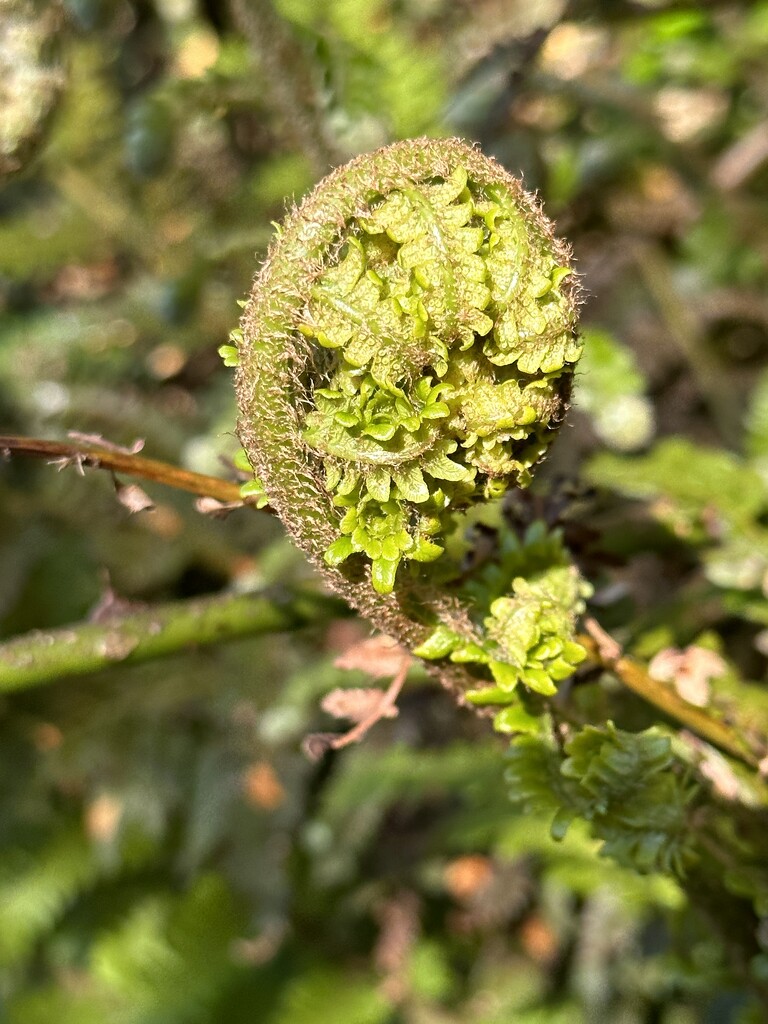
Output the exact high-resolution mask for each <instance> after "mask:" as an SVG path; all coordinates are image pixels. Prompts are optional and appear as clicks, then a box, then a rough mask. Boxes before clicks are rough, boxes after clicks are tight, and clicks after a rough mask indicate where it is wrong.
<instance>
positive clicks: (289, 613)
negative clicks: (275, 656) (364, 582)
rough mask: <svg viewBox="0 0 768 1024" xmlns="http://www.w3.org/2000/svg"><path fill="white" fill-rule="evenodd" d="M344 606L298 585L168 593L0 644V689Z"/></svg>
mask: <svg viewBox="0 0 768 1024" xmlns="http://www.w3.org/2000/svg"><path fill="white" fill-rule="evenodd" d="M343 614H345V606H344V604H343V603H342V602H341V601H338V600H336V599H335V598H331V597H328V596H326V595H324V594H318V593H312V592H309V591H295V592H293V593H285V594H283V595H275V594H271V595H270V594H267V593H262V594H245V595H232V594H227V595H223V596H222V595H217V596H216V597H203V598H197V599H195V600H190V601H173V602H170V603H168V604H161V605H156V606H154V607H152V608H147V609H144V608H142V609H141V610H138V611H131V612H128V613H126V614H121V615H114V616H110V617H108V618H105V620H104V621H102V622H85V623H78V624H77V625H73V626H66V627H63V628H60V629H51V630H34V631H33V632H31V633H27V634H25V635H23V636H19V637H16V638H14V639H13V640H9V641H8V642H6V643H4V644H0V692H6V693H8V692H11V691H14V690H23V689H26V688H28V687H31V686H40V685H42V684H44V683H52V682H55V681H56V680H57V679H62V678H64V677H66V676H76V675H87V674H89V673H92V672H98V671H99V670H100V669H104V668H109V667H111V666H113V665H116V664H120V665H135V664H138V663H139V662H143V661H150V660H152V659H154V658H163V657H166V656H168V655H171V654H177V653H179V652H182V651H188V650H192V649H195V648H198V647H209V646H211V645H212V644H220V643H226V642H228V641H230V640H236V639H238V638H239V637H254V636H261V635H263V634H265V633H275V632H283V631H287V630H296V629H300V628H302V627H303V626H308V625H313V624H318V623H325V622H327V621H328V620H329V619H332V618H334V617H336V616H340V615H343Z"/></svg>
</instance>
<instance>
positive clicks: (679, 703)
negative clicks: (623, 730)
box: [578, 619, 768, 768]
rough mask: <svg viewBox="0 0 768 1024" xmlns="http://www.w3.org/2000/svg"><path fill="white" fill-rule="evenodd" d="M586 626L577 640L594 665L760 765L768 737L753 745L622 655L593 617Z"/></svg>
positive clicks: (707, 737)
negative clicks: (755, 746) (755, 745)
mask: <svg viewBox="0 0 768 1024" xmlns="http://www.w3.org/2000/svg"><path fill="white" fill-rule="evenodd" d="M584 625H585V628H586V630H587V634H585V635H581V636H579V637H578V641H579V643H580V644H582V645H583V646H584V647H585V648H586V650H587V653H588V656H589V658H590V660H591V661H592V662H593V663H594V664H596V665H599V666H600V667H602V668H604V669H606V670H607V671H609V672H612V673H613V674H614V675H615V676H617V677H618V679H620V680H621V682H622V683H623V684H624V685H625V686H626V687H627V689H629V690H632V691H633V693H636V694H638V696H640V697H642V698H643V699H644V700H646V701H648V703H649V704H653V705H654V706H655V707H657V708H658V709H659V710H660V711H662V712H664V714H666V715H668V716H669V717H670V718H674V719H675V721H677V722H679V723H680V724H681V725H684V726H685V727H686V728H688V729H690V730H691V732H694V733H696V734H697V735H698V736H701V737H702V738H703V739H705V740H707V741H708V742H709V743H712V744H714V745H715V746H716V747H720V749H721V750H725V751H727V752H728V753H729V754H731V755H732V756H733V757H737V758H738V759H739V760H740V761H743V762H744V763H745V764H748V765H749V766H750V768H759V767H760V763H761V759H762V758H764V757H765V755H766V752H767V751H768V740H767V741H765V742H764V743H763V744H762V746H763V749H762V750H761V751H756V750H755V749H754V746H753V744H751V743H749V742H748V740H747V739H746V738H745V737H744V736H742V735H741V734H740V733H739V732H738V731H737V730H736V729H735V728H734V727H733V726H732V725H730V724H728V723H727V722H724V721H722V720H721V719H719V718H715V717H714V716H713V715H712V714H711V713H710V712H708V711H706V710H705V709H704V708H700V707H696V705H694V704H689V703H688V701H687V700H684V699H683V698H682V697H681V696H680V695H679V694H678V693H677V691H676V690H675V689H674V688H673V687H672V686H670V685H668V684H667V683H662V682H659V680H658V679H654V678H653V676H651V675H650V673H649V672H648V669H647V668H646V667H645V666H644V665H643V664H642V662H640V661H637V660H635V659H634V658H631V657H628V656H627V655H626V654H623V653H622V650H621V648H620V647H619V645H618V644H617V643H616V641H615V640H614V639H613V638H612V637H611V636H609V635H608V634H607V633H605V632H604V630H603V629H602V627H601V626H600V625H599V624H598V623H597V622H595V620H594V619H587V620H586V622H585V624H584Z"/></svg>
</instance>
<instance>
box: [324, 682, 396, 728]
mask: <svg viewBox="0 0 768 1024" xmlns="http://www.w3.org/2000/svg"><path fill="white" fill-rule="evenodd" d="M383 699H384V691H383V690H378V689H376V687H370V688H365V687H354V688H350V689H348V690H345V689H343V688H339V689H336V690H331V692H330V693H327V694H326V695H325V697H323V699H322V701H321V703H320V707H321V708H322V709H323V711H325V712H326V713H327V714H329V715H333V717H334V718H348V719H349V720H350V721H351V722H362V721H363V720H364V719H366V718H369V717H370V716H371V715H372V714H373V713H374V712H376V711H378V710H379V708H380V707H381V704H382V701H383ZM396 716H397V708H396V707H394V706H387V707H385V708H383V709H382V714H381V717H382V718H395V717H396Z"/></svg>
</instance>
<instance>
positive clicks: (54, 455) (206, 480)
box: [0, 435, 242, 503]
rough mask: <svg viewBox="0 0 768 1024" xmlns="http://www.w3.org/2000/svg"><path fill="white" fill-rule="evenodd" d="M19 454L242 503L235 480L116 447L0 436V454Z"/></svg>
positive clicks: (219, 499) (59, 464)
mask: <svg viewBox="0 0 768 1024" xmlns="http://www.w3.org/2000/svg"><path fill="white" fill-rule="evenodd" d="M11 452H18V453H19V454H20V455H29V456H31V457H32V458H38V459H47V460H48V461H49V462H51V463H53V464H57V465H58V466H59V468H63V467H64V466H67V465H72V466H77V467H78V468H80V469H82V467H84V466H90V467H92V468H93V469H107V470H111V471H112V472H113V473H126V474H127V475H128V476H138V477H142V478H143V479H144V480H153V481H155V482H156V483H159V484H166V486H168V487H176V488H177V489H178V490H181V491H189V492H190V493H192V494H198V495H200V496H201V497H206V498H216V499H217V500H218V501H223V502H237V503H240V502H241V501H242V499H241V497H240V485H239V484H238V483H237V482H236V481H233V480H221V479H220V478H219V477H215V476H206V475H205V474H203V473H192V472H191V471H190V470H188V469H181V468H180V467H179V466H173V465H171V464H170V463H169V462H160V461H159V460H158V459H147V458H144V457H143V456H140V455H135V454H133V453H132V452H128V451H125V450H123V449H120V448H116V447H99V446H98V445H91V444H71V443H68V442H63V441H45V440H43V439H41V438H37V437H15V436H7V437H4V436H1V435H0V455H2V454H6V455H10V454H11Z"/></svg>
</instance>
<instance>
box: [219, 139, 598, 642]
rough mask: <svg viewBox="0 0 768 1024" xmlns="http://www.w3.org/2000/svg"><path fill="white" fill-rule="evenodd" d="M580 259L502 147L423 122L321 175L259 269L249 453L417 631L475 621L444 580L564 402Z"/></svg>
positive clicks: (312, 531) (394, 629)
mask: <svg viewBox="0 0 768 1024" xmlns="http://www.w3.org/2000/svg"><path fill="white" fill-rule="evenodd" d="M569 256H570V253H569V250H568V247H567V245H566V244H565V243H563V242H562V241H560V240H558V239H557V238H555V236H554V233H553V229H552V226H551V224H550V222H549V221H548V220H547V219H546V218H545V217H544V216H543V214H542V213H541V211H540V209H539V206H538V203H537V202H536V200H535V199H534V198H533V197H532V196H531V195H529V194H528V193H526V192H525V191H524V190H523V188H522V186H521V184H520V182H519V181H518V180H517V179H515V178H513V177H512V176H511V175H509V174H508V173H507V172H506V171H505V170H504V169H503V168H502V167H500V166H499V165H498V164H497V163H496V162H495V161H493V160H491V159H489V158H487V157H485V156H483V155H482V154H481V153H480V152H479V151H478V150H477V149H474V148H471V147H469V146H467V145H465V144H464V143H462V142H459V141H458V140H454V139H447V140H427V139H417V140H410V141H407V142H401V143H396V144H394V145H392V146H389V147H387V148H385V149H381V150H378V151H377V152H375V153H372V154H369V155H365V156H361V157H358V158H357V159H355V160H353V161H352V162H351V163H349V164H347V165H346V166H344V167H341V168H338V169H337V170H335V171H334V172H333V173H332V174H330V175H329V176H328V177H327V178H325V179H324V180H323V181H321V182H320V184H319V185H318V186H317V187H316V188H315V190H314V192H313V193H312V194H311V195H309V196H308V197H307V198H306V199H305V200H304V202H303V203H302V204H301V205H300V206H299V207H298V208H297V209H295V210H294V211H293V212H292V213H291V214H290V215H289V216H288V218H287V219H286V221H285V223H284V224H283V225H282V227H281V228H279V229H278V235H277V238H276V240H275V242H274V243H273V245H272V247H271V249H270V251H269V254H268V257H267V260H266V262H265V263H264V265H263V266H262V268H261V271H260V272H259V274H258V276H257V277H256V280H255V282H254V285H253V290H252V292H251V296H250V299H249V301H248V303H247V305H246V308H245V312H244V316H243V319H242V323H241V328H240V331H239V332H235V333H236V335H237V338H236V340H237V341H238V351H237V355H236V359H237V362H238V363H239V366H238V370H237V390H238V397H239V405H240V422H239V434H240V438H241V440H242V443H243V446H244V448H245V450H246V452H247V454H248V458H249V460H250V462H251V465H252V466H253V468H254V470H255V472H256V474H257V475H258V477H259V479H260V481H261V482H262V484H263V487H264V490H265V493H266V495H267V498H268V500H269V503H270V504H271V505H272V506H273V507H274V508H275V510H276V511H277V512H278V514H279V515H280V517H281V518H282V520H283V521H284V523H285V524H286V526H287V528H288V530H289V532H290V533H291V534H292V536H293V537H294V538H295V539H296V541H297V542H298V544H299V545H300V546H301V547H302V548H303V549H304V550H305V551H306V553H307V554H308V555H309V556H310V558H311V559H312V560H313V561H314V562H315V563H316V564H318V565H319V566H321V567H322V569H323V571H324V572H325V574H326V576H328V577H329V579H330V581H331V583H332V584H333V585H334V586H335V587H336V588H337V589H338V590H339V591H341V592H342V593H343V594H344V595H345V596H346V597H347V598H348V599H349V600H350V601H351V602H352V603H353V604H355V605H356V606H357V607H358V608H359V609H360V610H361V611H362V612H363V613H364V614H367V615H368V616H369V617H370V618H372V619H373V620H374V621H375V622H376V623H377V625H379V626H381V627H382V628H384V629H386V630H388V631H389V632H391V633H394V634H395V635H397V636H398V637H399V638H400V639H401V640H404V641H405V642H407V643H409V644H410V645H411V646H413V645H414V644H417V643H419V642H421V641H423V639H424V637H425V636H426V634H427V633H428V632H429V629H428V628H425V627H430V626H431V627H432V628H434V626H435V624H439V623H440V622H443V623H451V624H454V625H455V624H456V623H457V622H459V621H460V620H462V616H464V618H466V616H465V615H464V612H463V611H462V610H461V608H460V607H457V606H460V604H461V600H460V599H459V598H457V597H450V596H448V595H449V591H450V587H448V588H446V586H445V585H444V584H445V583H446V581H450V580H451V578H452V573H453V576H455V575H456V572H455V558H454V559H453V562H452V558H453V556H452V553H451V544H452V540H451V538H452V535H454V536H455V534H456V530H457V527H458V526H459V524H460V521H461V516H462V513H464V512H466V511H467V510H468V509H470V508H471V507H472V506H474V505H476V504H478V503H480V502H486V501H490V500H495V499H498V498H499V497H501V496H502V495H503V493H504V492H505V491H506V490H507V489H508V488H510V487H515V486H525V485H527V483H528V482H529V480H530V476H531V471H532V469H533V467H534V466H535V465H536V463H537V462H539V461H540V459H541V458H542V457H543V456H544V454H545V452H546V450H547V447H548V445H549V443H550V441H551V440H552V439H553V437H554V435H555V432H556V429H557V427H558V425H559V424H560V422H561V420H562V418H563V415H564V412H565V410H566V408H567V403H568V397H569V393H570V383H571V376H572V370H573V366H574V363H575V362H576V360H577V359H578V357H579V354H580V351H581V347H580V344H579V341H578V339H577V337H576V334H575V321H576V301H575V287H574V285H573V283H572V277H571V271H570V266H569ZM232 361H233V362H234V361H235V357H234V353H233V358H232ZM452 565H453V569H452ZM436 581H440V583H437V582H436ZM446 616H448V617H447V618H446ZM462 621H463V620H462ZM467 621H469V620H468V619H467Z"/></svg>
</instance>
